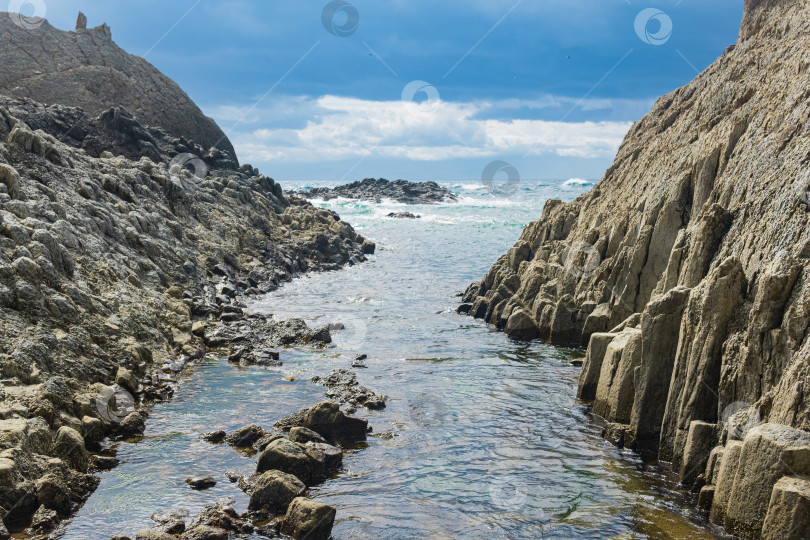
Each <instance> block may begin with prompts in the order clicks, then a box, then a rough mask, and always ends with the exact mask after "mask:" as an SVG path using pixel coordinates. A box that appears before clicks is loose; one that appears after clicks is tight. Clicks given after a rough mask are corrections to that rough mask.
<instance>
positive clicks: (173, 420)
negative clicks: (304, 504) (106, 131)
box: [61, 181, 713, 540]
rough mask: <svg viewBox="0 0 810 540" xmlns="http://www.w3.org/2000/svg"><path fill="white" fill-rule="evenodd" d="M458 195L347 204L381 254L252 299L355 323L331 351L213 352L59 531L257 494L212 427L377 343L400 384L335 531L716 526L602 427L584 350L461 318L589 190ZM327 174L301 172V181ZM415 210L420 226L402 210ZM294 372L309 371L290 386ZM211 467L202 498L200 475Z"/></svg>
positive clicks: (338, 487) (105, 529) (279, 402)
mask: <svg viewBox="0 0 810 540" xmlns="http://www.w3.org/2000/svg"><path fill="white" fill-rule="evenodd" d="M443 184H444V185H446V186H447V187H449V188H450V189H451V190H453V191H454V192H456V193H458V194H459V195H460V201H459V203H458V204H447V205H440V206H406V205H400V204H397V203H393V202H388V203H383V204H371V203H365V202H357V201H347V200H333V201H329V202H322V201H320V202H317V204H319V205H321V206H323V207H326V208H330V209H333V210H336V211H337V212H339V213H340V215H341V216H342V217H343V219H345V220H346V221H348V222H349V223H351V224H352V225H353V226H354V227H355V228H356V229H357V230H358V231H359V232H361V233H362V234H363V235H364V236H366V237H368V238H371V239H372V240H374V241H375V242H377V254H376V255H375V256H372V257H371V258H370V260H369V262H368V263H365V264H362V265H359V266H356V267H353V268H349V269H346V270H343V271H340V272H332V273H327V274H319V275H311V276H305V277H302V278H298V279H296V280H294V281H293V282H292V283H290V284H288V285H285V286H284V287H282V288H281V289H280V290H278V291H276V292H274V293H272V294H270V295H268V296H266V297H264V298H261V299H259V300H257V301H256V302H254V303H252V304H251V305H250V306H249V307H250V309H252V310H254V311H261V312H265V313H272V314H274V316H276V317H278V318H287V317H303V318H305V319H307V320H309V321H311V323H312V324H323V323H327V322H342V323H343V324H344V325H345V326H346V329H345V330H344V331H342V332H339V333H336V334H335V336H334V338H335V341H336V344H335V345H334V346H332V347H330V348H328V349H326V350H314V349H306V348H299V349H287V350H284V351H282V361H283V362H284V365H283V366H282V367H279V368H259V367H252V368H249V369H239V368H236V367H233V366H231V365H228V364H227V362H225V361H224V360H223V359H221V358H214V357H211V358H207V359H206V361H205V363H204V364H203V365H201V366H199V367H198V368H197V369H196V370H195V371H194V372H192V373H189V374H187V375H186V376H185V380H184V382H183V384H182V385H181V386H180V388H179V389H178V391H177V393H176V397H175V399H174V400H172V401H171V402H170V403H164V404H160V405H158V406H157V407H155V409H154V411H153V413H152V416H151V418H150V421H149V422H148V424H147V431H146V436H145V438H144V440H143V441H141V442H138V443H132V444H130V443H123V444H120V445H119V446H118V448H117V455H118V457H119V458H121V459H122V461H123V462H122V464H121V465H120V466H119V467H117V468H116V469H114V470H112V471H109V472H106V473H103V474H102V475H101V478H102V481H101V485H100V487H99V489H98V490H97V491H96V493H95V494H94V495H93V496H92V497H91V498H90V500H89V501H88V502H87V504H86V505H85V506H84V507H83V508H82V509H81V511H80V512H79V513H78V515H77V516H76V517H75V518H74V519H73V520H72V522H71V523H70V524H69V525H68V527H67V528H66V530H65V531H64V532H63V534H62V535H61V537H62V538H66V539H68V538H69V539H78V538H87V539H95V538H98V539H103V538H108V537H109V536H111V535H113V534H130V535H134V533H135V532H136V531H138V530H141V529H144V528H147V527H149V526H151V525H153V522H151V520H150V516H151V515H152V514H153V513H155V512H157V511H160V510H166V509H170V508H184V509H187V510H188V511H189V513H190V514H191V515H193V514H195V513H196V512H198V511H199V510H201V509H202V508H203V507H204V506H205V505H207V504H211V503H213V502H215V501H216V500H217V499H218V498H220V497H232V498H234V499H235V501H236V503H235V506H236V507H237V509H238V510H240V511H243V510H245V508H246V503H247V498H246V497H245V496H244V494H242V493H241V492H240V491H239V489H238V488H237V487H236V486H235V484H231V483H230V482H229V481H228V480H227V478H226V475H225V473H226V472H228V471H232V472H236V473H238V474H244V473H250V472H253V470H254V468H255V457H252V456H245V455H240V454H238V453H237V452H235V451H234V450H233V449H232V448H230V447H228V446H227V445H226V446H214V445H210V444H208V443H204V442H202V441H199V440H198V436H199V434H200V433H203V432H205V431H210V430H212V429H220V428H221V429H226V430H230V429H234V428H237V427H240V426H242V425H244V424H247V423H252V422H255V423H258V424H261V425H263V426H264V427H265V428H270V427H271V426H272V424H273V423H274V422H275V421H276V420H278V419H279V418H281V417H282V416H284V415H286V414H289V413H291V412H294V411H297V410H299V409H300V408H302V407H304V406H309V405H311V404H314V403H315V402H317V401H319V400H320V399H322V398H323V388H321V387H318V386H316V385H314V384H313V383H311V382H309V379H310V378H311V377H312V376H314V375H318V374H325V373H328V372H329V371H330V370H332V369H334V368H349V367H350V363H351V360H352V358H353V357H354V356H355V355H356V354H359V353H365V354H367V355H368V357H369V359H368V361H367V362H366V363H367V365H368V366H369V367H368V369H358V370H356V371H357V372H358V377H359V379H360V382H361V384H363V385H365V386H368V387H370V388H372V389H374V390H375V391H376V392H378V393H382V394H385V395H386V396H388V398H389V401H388V407H387V408H386V409H384V410H382V411H373V412H372V411H365V410H362V411H361V414H363V415H364V416H367V417H368V418H369V421H370V424H371V425H372V426H373V428H374V436H373V437H371V438H370V439H369V441H368V443H367V445H365V447H364V448H359V449H356V450H352V451H351V452H350V453H349V454H348V455H347V456H346V457H345V459H344V469H343V470H342V471H341V472H340V473H339V474H338V475H336V477H335V478H332V479H330V480H328V481H327V482H325V483H323V484H321V485H319V486H316V487H314V488H312V489H311V490H310V495H311V496H312V497H314V498H316V499H318V500H320V501H323V502H325V503H328V504H331V505H334V506H335V507H336V508H337V521H336V524H335V528H334V531H333V536H334V538H335V539H338V540H342V539H354V538H368V539H372V538H373V539H379V538H384V539H400V538H416V537H423V538H712V537H713V536H712V534H711V533H710V532H707V530H706V525H705V524H704V523H703V519H702V516H700V515H699V514H697V513H696V512H695V511H693V510H691V509H690V508H691V506H692V504H693V501H692V500H691V499H690V497H689V496H687V495H686V494H683V493H680V492H678V491H677V490H675V489H674V488H675V486H674V484H673V483H672V482H671V481H670V480H669V478H668V477H667V475H665V474H664V473H662V472H660V471H658V470H657V469H655V468H645V467H644V466H643V465H642V463H641V462H640V460H639V459H638V458H637V457H636V456H635V455H633V454H632V453H629V452H626V451H621V450H618V449H616V448H614V447H613V446H611V445H609V444H608V443H606V442H605V441H603V440H602V439H601V437H600V436H599V435H600V428H599V427H598V425H597V424H596V423H595V422H593V421H592V420H591V419H590V418H589V415H588V411H587V409H586V408H585V407H583V406H581V405H579V404H577V403H575V401H574V395H575V391H576V379H577V376H578V368H575V367H572V366H571V365H570V363H569V361H570V360H571V359H572V358H575V357H579V356H582V351H573V350H566V349H560V348H554V347H551V346H548V345H544V344H541V343H530V344H526V343H517V342H513V341H510V340H509V339H508V338H507V337H506V336H504V335H503V334H502V333H500V332H497V331H495V330H493V329H492V328H489V327H487V326H486V325H484V324H482V323H481V322H480V321H475V320H473V319H471V318H468V317H462V316H459V315H457V314H455V312H454V309H455V307H456V306H457V303H458V298H457V297H456V295H457V294H458V293H460V292H462V291H463V290H464V289H465V288H466V286H467V285H468V284H469V283H470V282H472V281H474V280H477V279H479V278H480V277H481V276H483V274H484V273H485V272H486V271H487V269H488V268H489V266H490V265H491V264H492V263H493V262H494V261H495V259H497V257H498V256H500V255H501V254H503V253H504V252H505V251H506V250H507V249H508V248H509V247H510V246H511V245H512V243H514V241H515V240H516V239H517V238H518V236H519V235H520V233H521V231H522V229H523V227H524V226H525V225H526V224H527V223H528V222H529V221H531V220H533V219H537V218H538V217H539V215H540V212H541V210H542V207H543V202H544V201H545V200H546V199H547V198H549V197H555V198H562V199H564V200H572V199H573V198H575V197H576V196H577V195H579V194H580V193H581V192H583V191H585V190H587V189H590V187H591V185H590V184H588V183H585V182H579V181H569V182H563V181H545V182H523V184H521V186H520V189H519V190H518V191H517V192H516V193H514V194H512V195H511V196H509V197H504V196H497V195H493V194H490V193H489V192H488V191H487V190H486V189H484V188H483V186H481V185H480V184H478V183H475V182H469V183H450V182H448V183H443ZM314 185H327V183H317V184H316V183H300V185H299V186H292V185H290V186H287V187H288V188H293V187H303V186H314ZM400 211H409V212H412V213H414V214H419V215H421V216H422V218H421V219H419V220H397V219H389V218H386V217H385V216H386V215H387V214H388V213H389V212H400ZM285 379H294V380H285ZM194 474H211V475H213V476H214V477H215V478H216V479H217V481H218V485H217V486H216V487H215V488H213V489H211V490H208V491H203V492H194V491H191V490H190V489H189V488H188V487H187V486H186V485H185V482H184V480H185V478H187V477H188V476H191V475H194Z"/></svg>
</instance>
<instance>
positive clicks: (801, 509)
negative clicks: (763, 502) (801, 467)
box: [762, 476, 810, 540]
mask: <svg viewBox="0 0 810 540" xmlns="http://www.w3.org/2000/svg"><path fill="white" fill-rule="evenodd" d="M808 534H810V476H784V477H782V478H781V479H779V481H778V482H777V483H776V485H775V486H774V487H773V493H772V494H771V500H770V503H769V504H768V514H767V515H766V516H765V523H764V524H763V526H762V538H763V540H802V539H806V538H807V536H808Z"/></svg>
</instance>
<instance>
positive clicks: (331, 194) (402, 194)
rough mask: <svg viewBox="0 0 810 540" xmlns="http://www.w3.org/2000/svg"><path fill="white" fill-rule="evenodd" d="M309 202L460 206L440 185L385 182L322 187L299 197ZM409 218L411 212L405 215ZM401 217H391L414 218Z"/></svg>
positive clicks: (397, 181) (376, 181)
mask: <svg viewBox="0 0 810 540" xmlns="http://www.w3.org/2000/svg"><path fill="white" fill-rule="evenodd" d="M295 195H297V196H299V197H305V198H307V199H323V200H327V201H328V200H331V199H336V198H338V197H343V198H346V199H358V200H361V201H372V202H375V203H381V202H382V201H383V200H385V199H388V200H393V201H396V202H399V203H404V204H445V203H454V202H457V200H458V199H457V197H456V195H455V194H454V193H453V192H452V191H450V190H449V189H447V188H444V187H442V186H440V185H439V184H437V183H436V182H409V181H407V180H395V181H393V182H392V181H390V180H386V179H384V178H379V179H376V178H366V179H365V180H362V181H358V182H352V183H351V184H345V185H342V186H338V187H334V188H325V187H318V188H312V189H309V190H302V191H298V192H296V193H295ZM405 214H407V212H406V213H405ZM405 214H398V215H393V216H389V217H411V216H410V215H405Z"/></svg>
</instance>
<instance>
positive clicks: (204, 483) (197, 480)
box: [186, 476, 217, 491]
mask: <svg viewBox="0 0 810 540" xmlns="http://www.w3.org/2000/svg"><path fill="white" fill-rule="evenodd" d="M186 484H188V485H189V486H191V489H196V490H198V491H201V490H204V489H210V488H212V487H214V486H215V485H217V481H216V480H214V478H213V477H212V476H192V477H190V478H186Z"/></svg>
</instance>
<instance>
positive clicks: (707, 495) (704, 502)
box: [697, 486, 715, 512]
mask: <svg viewBox="0 0 810 540" xmlns="http://www.w3.org/2000/svg"><path fill="white" fill-rule="evenodd" d="M714 491H715V487H714V486H703V487H702V488H700V493H699V494H698V503H697V507H698V508H699V509H700V510H703V511H705V512H708V511H709V510H710V509H711V507H712V502H713V501H714Z"/></svg>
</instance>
